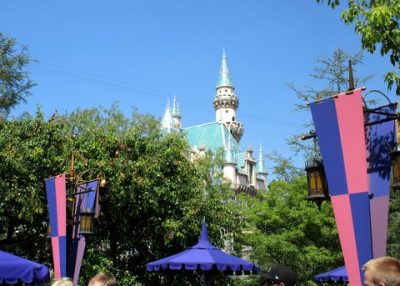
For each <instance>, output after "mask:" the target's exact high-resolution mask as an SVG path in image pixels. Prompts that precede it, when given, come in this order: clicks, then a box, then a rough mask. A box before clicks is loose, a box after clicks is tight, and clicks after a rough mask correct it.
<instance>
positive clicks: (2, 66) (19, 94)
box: [0, 33, 35, 119]
mask: <svg viewBox="0 0 400 286" xmlns="http://www.w3.org/2000/svg"><path fill="white" fill-rule="evenodd" d="M16 46H17V43H16V41H15V39H13V38H8V37H5V36H4V35H3V34H2V33H0V119H1V118H5V117H7V115H8V114H9V112H10V111H11V109H12V108H14V107H15V106H16V105H17V104H18V103H20V102H23V101H25V99H26V97H27V96H28V95H30V90H31V88H32V87H33V86H35V83H34V82H33V81H31V80H29V78H28V73H27V72H26V71H24V68H25V67H26V65H27V64H29V62H31V59H30V57H29V55H28V53H27V52H26V48H22V49H21V50H18V49H17V47H16Z"/></svg>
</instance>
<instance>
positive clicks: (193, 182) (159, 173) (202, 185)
mask: <svg viewBox="0 0 400 286" xmlns="http://www.w3.org/2000/svg"><path fill="white" fill-rule="evenodd" d="M71 154H74V157H75V171H76V173H77V174H81V175H82V176H83V175H85V177H84V179H90V178H93V177H95V176H96V174H97V172H99V170H101V172H102V173H103V174H104V175H105V177H106V180H107V182H108V184H107V187H106V189H105V190H101V194H100V198H101V203H100V204H101V214H100V219H99V221H98V222H97V223H96V225H95V228H94V229H95V234H94V235H93V236H90V237H89V236H88V237H87V251H86V253H87V256H85V259H84V262H83V269H82V272H81V273H82V277H81V278H82V280H81V282H82V284H85V283H86V282H87V280H88V278H89V277H90V276H91V275H93V274H94V273H95V272H97V271H99V270H109V271H112V272H114V273H115V274H116V275H117V278H118V280H119V281H121V283H122V281H123V284H124V285H135V284H138V283H139V282H142V283H145V284H152V285H153V284H154V285H170V284H171V283H172V282H171V281H170V279H172V278H171V277H169V276H166V277H164V276H160V275H152V274H149V273H146V271H145V264H146V263H147V262H150V261H152V260H155V259H157V258H160V257H164V256H167V255H170V254H173V253H176V252H179V251H182V250H183V249H184V248H186V247H189V246H192V245H193V244H195V243H196V242H197V240H198V237H199V232H200V225H201V221H202V219H203V217H206V220H207V222H208V224H209V233H210V238H211V240H212V241H213V243H215V244H216V245H218V246H223V244H224V233H221V231H220V230H221V229H225V230H226V232H227V233H232V234H233V235H234V236H235V235H236V234H237V233H239V232H240V230H239V229H240V223H239V217H240V216H239V215H238V208H237V205H236V203H235V202H234V201H233V200H232V199H231V197H232V193H231V190H230V189H229V187H228V185H227V184H224V183H223V182H222V180H219V179H218V178H217V179H216V178H213V177H211V173H210V166H211V164H213V165H216V164H217V162H218V160H216V159H214V160H213V161H211V159H210V158H209V157H208V156H206V157H205V158H203V159H201V160H198V161H196V163H195V164H194V163H192V162H191V161H189V160H188V157H189V147H188V145H187V142H186V140H185V139H184V138H183V137H182V136H181V135H180V134H177V133H171V134H162V133H161V131H160V129H159V128H158V120H156V119H155V118H153V117H151V116H148V115H141V114H139V113H137V112H136V111H135V112H133V113H132V116H131V117H130V118H126V117H125V116H124V115H123V114H122V113H121V112H120V111H119V110H118V107H117V106H114V107H112V108H111V109H101V108H93V109H88V110H76V111H75V112H73V113H71V114H65V115H55V116H53V117H52V118H51V119H50V120H46V119H45V118H44V116H43V114H42V113H41V112H40V110H38V111H37V113H36V114H35V115H29V114H24V115H23V116H22V117H20V118H15V119H12V120H7V121H6V120H5V121H1V122H0V187H1V189H2V192H0V221H1V224H0V246H1V249H5V250H9V251H11V252H14V253H18V254H19V255H23V256H26V257H28V258H31V259H35V260H37V261H41V262H44V263H47V264H50V265H51V258H50V255H51V251H50V243H49V239H48V238H46V236H47V224H46V222H47V220H48V213H47V199H46V192H45V186H44V179H45V178H48V177H51V176H54V175H57V174H60V173H63V172H66V173H68V172H69V165H70V164H69V161H70V158H71ZM214 167H215V170H216V172H215V173H214V175H213V176H216V177H218V176H219V172H217V171H218V170H219V169H220V167H218V166H214ZM28 242H29V243H28ZM174 278H175V280H174V281H176V283H178V282H179V283H181V284H180V285H185V284H184V283H193V281H195V280H196V279H197V277H196V276H190V277H185V280H186V281H188V282H184V281H183V278H184V277H182V276H179V275H177V276H176V277H174ZM226 280H227V278H224V277H220V278H217V281H219V282H220V284H221V285H227V284H226V283H224V281H226ZM138 281H139V282H138Z"/></svg>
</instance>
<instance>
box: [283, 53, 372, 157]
mask: <svg viewBox="0 0 400 286" xmlns="http://www.w3.org/2000/svg"><path fill="white" fill-rule="evenodd" d="M349 61H351V62H352V66H353V72H354V74H355V75H356V76H354V84H355V85H356V86H360V85H365V83H366V82H367V81H368V80H369V79H370V78H371V76H366V77H359V76H357V74H356V73H357V66H358V65H360V64H362V63H363V55H362V53H360V52H358V53H356V54H354V55H352V56H350V55H348V54H347V53H346V52H345V51H343V50H341V49H336V50H334V51H333V53H332V54H331V55H329V56H325V57H322V58H320V59H318V60H317V61H316V63H317V65H316V66H315V67H314V68H313V71H312V73H311V75H310V77H311V79H313V80H318V84H319V85H322V88H314V87H312V86H305V87H303V88H298V87H296V86H295V84H294V83H289V84H288V87H289V88H290V89H291V90H292V91H293V92H294V93H295V94H296V96H297V98H298V99H300V103H298V104H296V105H295V110H296V111H304V110H307V111H308V110H309V107H308V103H310V102H315V101H317V100H321V99H323V98H329V97H331V96H333V95H336V94H337V93H339V92H343V91H346V90H348V88H349V74H348V71H349V64H348V62H349ZM373 102H374V101H373V99H372V100H371V103H373ZM304 128H305V129H306V130H307V131H306V132H304V133H303V134H305V133H308V132H309V131H312V130H313V129H314V125H313V123H312V122H307V123H305V125H304ZM303 134H297V135H294V136H292V137H291V138H289V140H288V144H289V146H290V147H291V148H292V150H293V151H294V152H295V154H299V153H301V154H303V156H304V158H305V159H310V158H313V157H315V156H318V155H319V151H318V148H317V142H316V141H315V142H310V141H306V142H305V141H303V140H302V139H301V137H302V135H303Z"/></svg>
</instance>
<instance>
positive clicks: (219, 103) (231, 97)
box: [213, 50, 244, 142]
mask: <svg viewBox="0 0 400 286" xmlns="http://www.w3.org/2000/svg"><path fill="white" fill-rule="evenodd" d="M216 92H217V93H216V95H215V96H214V102H213V103H214V109H215V117H216V121H217V122H223V123H225V124H226V125H227V126H228V127H229V129H230V130H231V133H232V135H233V137H234V138H235V139H236V141H237V142H239V141H240V139H241V138H242V135H243V131H244V129H243V125H242V124H241V123H239V122H237V121H236V110H237V108H238V107H239V98H238V97H237V96H236V95H235V87H234V85H233V82H232V78H231V75H230V73H229V69H228V64H227V61H226V54H225V50H223V53H222V63H221V69H220V72H219V81H218V83H217V87H216Z"/></svg>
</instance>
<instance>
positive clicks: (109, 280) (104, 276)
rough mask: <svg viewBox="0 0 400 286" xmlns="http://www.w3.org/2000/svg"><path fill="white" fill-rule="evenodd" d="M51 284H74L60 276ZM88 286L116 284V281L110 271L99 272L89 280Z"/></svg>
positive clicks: (61, 285)
mask: <svg viewBox="0 0 400 286" xmlns="http://www.w3.org/2000/svg"><path fill="white" fill-rule="evenodd" d="M51 286H74V284H73V283H72V281H71V279H69V278H61V279H58V280H56V281H54V282H53V284H51ZM88 286H118V282H117V279H115V276H114V275H113V274H112V273H109V272H99V273H98V274H96V275H95V276H93V277H92V279H90V280H89V283H88Z"/></svg>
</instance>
